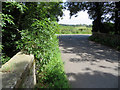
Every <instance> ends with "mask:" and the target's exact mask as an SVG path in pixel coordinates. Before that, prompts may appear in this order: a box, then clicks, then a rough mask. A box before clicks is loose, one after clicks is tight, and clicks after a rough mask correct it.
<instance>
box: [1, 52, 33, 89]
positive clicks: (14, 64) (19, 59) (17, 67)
mask: <svg viewBox="0 0 120 90" xmlns="http://www.w3.org/2000/svg"><path fill="white" fill-rule="evenodd" d="M33 63H34V56H33V55H26V54H23V53H22V52H18V53H17V54H16V55H15V56H13V57H12V58H11V59H10V60H9V61H8V62H6V63H5V64H4V65H2V67H1V68H0V74H2V88H16V87H18V86H19V84H20V82H21V79H22V78H23V75H24V73H26V70H27V69H29V68H31V67H32V65H33Z"/></svg>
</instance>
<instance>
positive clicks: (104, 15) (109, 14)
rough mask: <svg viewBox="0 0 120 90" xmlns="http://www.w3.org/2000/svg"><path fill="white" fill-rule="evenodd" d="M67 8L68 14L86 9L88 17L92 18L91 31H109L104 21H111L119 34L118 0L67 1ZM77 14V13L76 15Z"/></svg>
mask: <svg viewBox="0 0 120 90" xmlns="http://www.w3.org/2000/svg"><path fill="white" fill-rule="evenodd" d="M66 6H67V9H68V10H69V11H70V15H71V16H72V15H74V14H76V13H78V12H79V11H81V10H87V11H88V14H89V17H90V19H93V20H94V21H93V28H92V31H93V32H102V33H109V31H108V30H106V27H108V26H105V25H103V24H104V22H110V21H113V22H115V23H114V28H115V29H114V32H115V34H120V30H119V27H120V17H119V12H120V2H67V3H66ZM76 16H77V15H76Z"/></svg>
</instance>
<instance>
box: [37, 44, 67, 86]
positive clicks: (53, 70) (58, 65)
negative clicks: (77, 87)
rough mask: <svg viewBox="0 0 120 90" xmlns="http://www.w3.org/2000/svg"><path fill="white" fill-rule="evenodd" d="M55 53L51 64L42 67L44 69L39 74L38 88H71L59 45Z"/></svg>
mask: <svg viewBox="0 0 120 90" xmlns="http://www.w3.org/2000/svg"><path fill="white" fill-rule="evenodd" d="M55 47H56V46H55ZM54 53H55V54H54V56H53V57H52V59H51V61H50V62H49V64H47V65H44V67H42V68H41V70H42V71H41V73H39V74H38V76H37V80H38V83H37V85H36V86H35V87H36V88H41V87H42V88H46V87H47V88H69V85H68V81H67V79H66V78H67V77H66V75H65V73H64V68H63V63H62V61H61V57H60V51H59V49H58V45H57V49H56V51H55V52H54Z"/></svg>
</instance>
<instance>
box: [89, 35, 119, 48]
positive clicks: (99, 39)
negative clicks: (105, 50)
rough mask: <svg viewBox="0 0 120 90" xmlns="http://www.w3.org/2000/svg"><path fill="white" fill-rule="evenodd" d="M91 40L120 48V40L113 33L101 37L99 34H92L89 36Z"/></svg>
mask: <svg viewBox="0 0 120 90" xmlns="http://www.w3.org/2000/svg"><path fill="white" fill-rule="evenodd" d="M89 40H91V41H95V42H97V43H101V44H103V45H107V46H109V47H113V48H115V49H116V50H120V41H119V39H118V38H117V37H115V36H113V35H109V36H106V38H103V37H100V36H99V35H92V36H90V37H89Z"/></svg>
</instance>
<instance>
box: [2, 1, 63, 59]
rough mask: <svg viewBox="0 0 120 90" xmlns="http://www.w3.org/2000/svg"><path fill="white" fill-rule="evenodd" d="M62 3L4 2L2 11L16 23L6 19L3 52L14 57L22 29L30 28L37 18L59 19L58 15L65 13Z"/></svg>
mask: <svg viewBox="0 0 120 90" xmlns="http://www.w3.org/2000/svg"><path fill="white" fill-rule="evenodd" d="M60 4H61V3H59V2H40V3H38V2H24V3H23V2H3V3H2V13H3V14H4V15H7V16H11V17H10V18H11V20H9V21H13V23H14V24H10V23H8V21H7V20H5V23H6V25H5V26H3V31H2V39H3V40H2V45H3V46H4V47H3V53H5V54H6V55H7V56H10V57H12V56H13V55H15V54H16V52H18V51H19V50H18V49H17V48H16V47H17V44H16V42H17V41H18V40H20V39H21V34H20V31H22V30H26V29H30V26H31V25H32V24H33V23H34V22H35V20H36V19H37V20H44V19H45V18H48V19H49V20H50V21H56V20H58V16H62V14H63V13H62V8H63V7H62V5H60ZM53 10H54V12H53ZM3 19H5V18H4V17H3ZM11 52H12V53H11Z"/></svg>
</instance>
